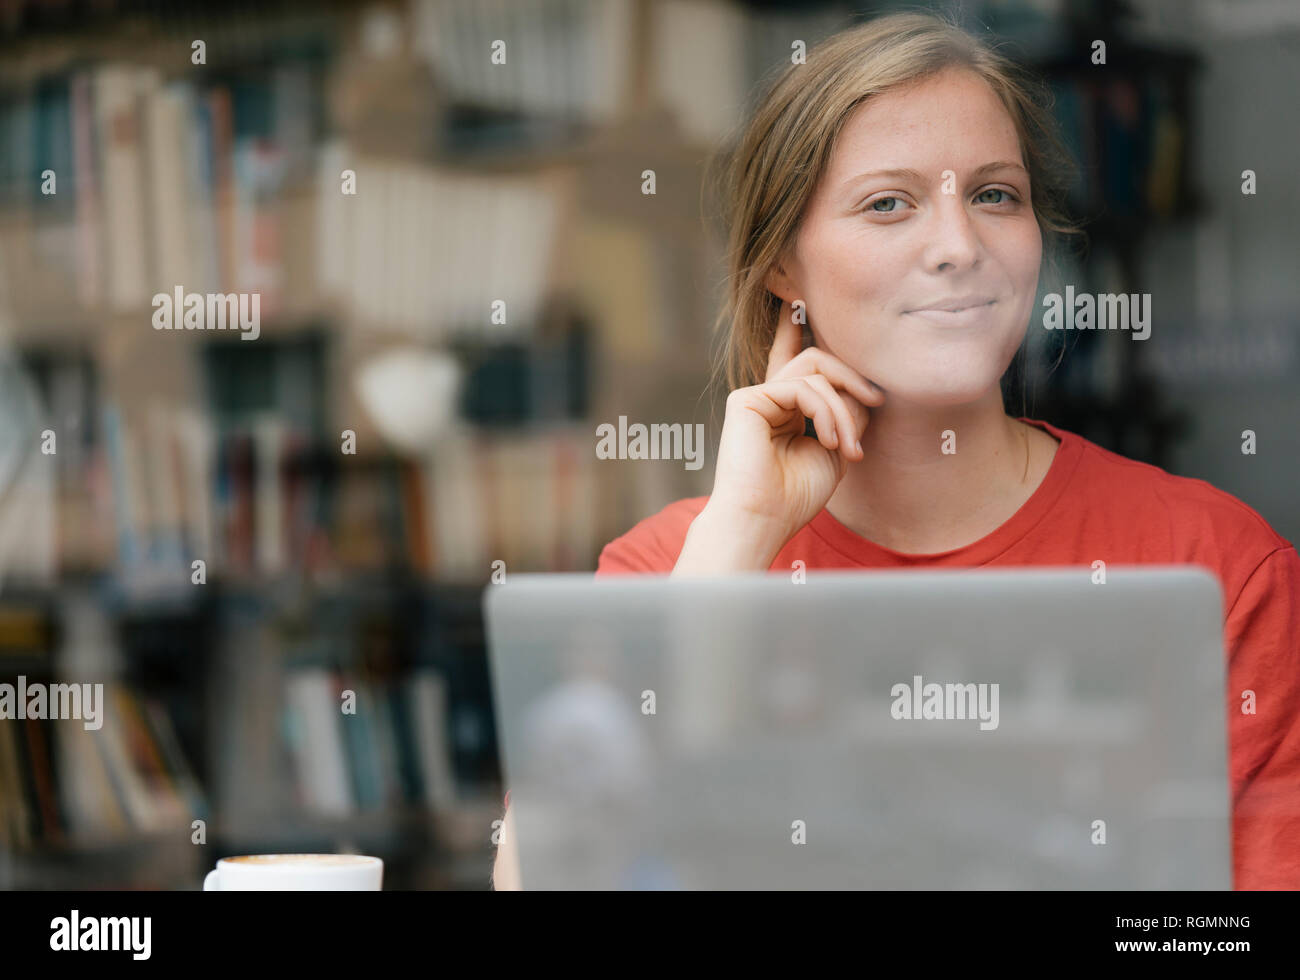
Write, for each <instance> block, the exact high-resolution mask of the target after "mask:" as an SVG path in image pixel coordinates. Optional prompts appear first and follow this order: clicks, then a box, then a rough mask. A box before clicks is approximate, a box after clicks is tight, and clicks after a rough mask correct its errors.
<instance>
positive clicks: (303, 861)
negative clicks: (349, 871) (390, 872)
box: [224, 854, 375, 868]
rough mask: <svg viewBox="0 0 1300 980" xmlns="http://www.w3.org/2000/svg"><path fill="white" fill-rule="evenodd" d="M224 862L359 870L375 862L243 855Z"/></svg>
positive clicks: (359, 858)
mask: <svg viewBox="0 0 1300 980" xmlns="http://www.w3.org/2000/svg"><path fill="white" fill-rule="evenodd" d="M224 860H226V861H229V862H230V863H231V864H246V865H253V866H255V867H297V868H359V867H362V866H364V865H368V864H373V863H374V862H375V858H372V857H366V856H364V855H361V854H245V855H241V856H240V857H229V858H224Z"/></svg>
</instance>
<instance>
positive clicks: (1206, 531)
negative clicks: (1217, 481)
mask: <svg viewBox="0 0 1300 980" xmlns="http://www.w3.org/2000/svg"><path fill="white" fill-rule="evenodd" d="M1076 438H1079V440H1080V443H1081V445H1082V452H1081V454H1080V461H1079V470H1078V471H1077V472H1078V475H1079V476H1080V477H1082V479H1083V481H1084V482H1085V483H1090V484H1092V485H1093V491H1094V492H1095V493H1096V494H1098V495H1102V494H1104V496H1105V498H1106V499H1109V500H1110V501H1112V502H1113V503H1115V504H1119V505H1121V506H1122V507H1123V508H1124V509H1125V510H1126V511H1128V512H1129V513H1130V514H1131V515H1132V516H1133V518H1134V519H1135V520H1137V521H1141V522H1143V523H1148V522H1154V526H1162V525H1165V524H1169V525H1171V529H1172V530H1175V531H1177V532H1182V533H1184V534H1186V533H1190V532H1193V531H1195V532H1197V533H1199V534H1201V535H1210V536H1212V537H1213V538H1214V539H1215V542H1214V543H1216V544H1217V545H1218V546H1219V547H1220V548H1222V549H1224V550H1234V549H1241V548H1248V549H1250V550H1253V551H1260V550H1261V549H1262V551H1264V552H1268V551H1274V550H1276V549H1278V548H1282V547H1287V546H1289V545H1290V542H1289V541H1287V539H1286V538H1284V537H1282V535H1280V534H1278V532H1277V531H1276V530H1274V529H1273V527H1272V526H1271V525H1270V524H1269V523H1268V521H1266V520H1265V519H1264V518H1263V516H1261V515H1260V513H1259V512H1258V511H1256V510H1255V509H1254V508H1253V507H1251V506H1250V505H1249V504H1248V503H1246V502H1245V501H1244V500H1242V499H1241V498H1240V497H1237V496H1234V495H1233V494H1231V493H1229V492H1228V491H1226V490H1223V489H1220V488H1219V487H1216V486H1215V485H1214V484H1212V483H1210V482H1208V481H1207V480H1203V479H1200V478H1198V477H1192V476H1179V475H1178V474H1176V473H1170V472H1168V471H1167V470H1164V469H1161V468H1160V467H1159V466H1155V465H1153V464H1151V463H1144V462H1141V461H1140V460H1136V459H1129V458H1128V457H1127V456H1121V455H1120V454H1119V453H1116V452H1112V451H1111V450H1109V449H1104V448H1102V447H1101V446H1099V445H1097V444H1096V443H1094V442H1091V441H1089V440H1087V439H1084V438H1082V437H1076ZM1243 458H1244V459H1247V460H1249V459H1250V457H1248V456H1247V457H1243Z"/></svg>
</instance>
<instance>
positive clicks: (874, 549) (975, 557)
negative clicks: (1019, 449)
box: [808, 416, 1083, 566]
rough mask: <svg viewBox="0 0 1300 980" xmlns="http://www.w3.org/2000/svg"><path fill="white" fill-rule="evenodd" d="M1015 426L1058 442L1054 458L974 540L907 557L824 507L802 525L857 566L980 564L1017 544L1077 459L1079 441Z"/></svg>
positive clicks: (1047, 427) (1046, 427)
mask: <svg viewBox="0 0 1300 980" xmlns="http://www.w3.org/2000/svg"><path fill="white" fill-rule="evenodd" d="M1018 420H1019V421H1021V422H1024V423H1026V424H1027V425H1032V426H1035V427H1036V428H1039V429H1042V430H1043V431H1044V432H1047V433H1048V434H1049V435H1052V436H1054V437H1055V438H1057V439H1058V440H1060V445H1059V446H1057V447H1056V455H1055V456H1053V457H1052V463H1051V465H1050V466H1049V467H1048V470H1047V475H1046V476H1044V477H1043V482H1042V483H1040V484H1039V485H1038V488H1037V489H1036V490H1035V491H1034V492H1033V493H1032V494H1031V495H1030V497H1029V499H1028V500H1026V501H1025V502H1024V503H1023V504H1021V505H1020V509H1019V510H1017V511H1016V512H1015V513H1014V514H1012V515H1011V516H1010V517H1009V518H1007V520H1006V521H1004V522H1003V523H1002V525H1001V526H999V527H997V528H994V529H993V530H992V531H990V532H989V533H988V534H986V535H985V536H984V537H982V538H980V539H979V540H978V541H972V542H971V543H970V544H967V545H963V546H962V547H960V548H953V549H951V550H949V551H937V552H933V553H930V554H908V553H906V552H902V551H894V550H893V549H892V548H886V547H884V546H882V545H878V544H876V543H875V542H874V541H870V540H868V539H867V538H864V537H862V536H861V535H859V534H857V533H855V532H854V531H851V530H849V529H848V528H847V527H845V526H844V525H843V524H841V523H840V522H839V521H838V520H836V519H835V518H834V516H832V515H831V513H830V511H828V510H826V508H824V507H823V508H822V510H821V511H820V512H819V513H818V514H817V516H816V517H814V518H813V519H812V520H811V521H809V523H808V528H809V530H811V531H812V532H813V533H814V534H815V535H817V537H819V538H821V539H822V540H823V541H824V542H825V543H826V544H828V545H829V546H830V547H832V548H834V549H835V550H836V551H838V552H839V553H840V554H842V555H843V556H844V557H846V558H848V559H850V560H851V561H853V562H854V563H856V564H861V565H871V566H876V565H964V566H969V565H984V564H987V563H988V562H990V561H992V560H993V559H994V558H997V557H998V556H999V555H1001V554H1002V553H1003V552H1005V551H1006V550H1007V549H1008V548H1010V547H1011V546H1012V545H1014V544H1015V543H1016V542H1017V541H1019V540H1021V539H1022V538H1023V537H1024V536H1025V535H1026V534H1028V533H1029V531H1030V530H1031V529H1032V528H1033V527H1034V525H1036V524H1037V523H1038V522H1039V521H1041V520H1042V519H1043V518H1044V517H1045V516H1046V515H1047V513H1048V512H1049V511H1050V510H1051V509H1052V508H1053V507H1054V506H1055V504H1056V502H1057V500H1059V499H1060V497H1061V494H1062V493H1064V492H1065V488H1066V486H1067V485H1068V484H1069V482H1070V478H1071V477H1072V476H1073V475H1074V471H1075V469H1076V468H1077V467H1078V465H1079V459H1080V457H1081V456H1082V454H1083V441H1082V438H1081V437H1080V436H1078V435H1076V434H1075V433H1073V432H1067V431H1066V430H1065V429H1058V428H1057V427H1056V426H1054V425H1052V424H1051V423H1050V422H1044V421H1042V420H1041V419H1031V418H1026V417H1024V416H1020V417H1019V419H1018Z"/></svg>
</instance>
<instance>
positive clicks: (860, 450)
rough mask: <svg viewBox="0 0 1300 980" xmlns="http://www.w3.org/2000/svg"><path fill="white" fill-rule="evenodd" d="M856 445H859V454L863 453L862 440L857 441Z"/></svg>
mask: <svg viewBox="0 0 1300 980" xmlns="http://www.w3.org/2000/svg"><path fill="white" fill-rule="evenodd" d="M856 445H857V447H858V452H862V440H861V439H859V440H858V441H857V443H856Z"/></svg>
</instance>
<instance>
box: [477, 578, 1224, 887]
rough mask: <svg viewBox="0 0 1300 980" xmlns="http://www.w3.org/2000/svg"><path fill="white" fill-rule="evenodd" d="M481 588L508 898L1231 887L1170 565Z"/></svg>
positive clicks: (1207, 723)
mask: <svg viewBox="0 0 1300 980" xmlns="http://www.w3.org/2000/svg"><path fill="white" fill-rule="evenodd" d="M797 577H798V576H796V575H795V574H794V573H792V574H791V576H789V577H786V576H781V575H767V574H761V573H760V574H751V575H742V576H733V577H724V578H715V579H688V580H682V579H672V578H669V577H663V576H631V577H617V578H608V579H605V578H602V579H594V578H592V577H591V576H589V575H532V576H529V575H519V576H511V577H510V579H509V580H508V581H507V582H506V583H505V584H501V585H493V586H489V587H488V588H487V590H486V595H485V601H486V612H487V628H488V639H489V645H490V655H491V671H492V684H493V693H494V696H495V707H496V713H497V725H498V734H499V736H500V738H499V744H500V746H501V749H502V755H503V759H502V761H503V767H504V775H505V779H506V785H507V786H508V787H509V789H510V804H511V811H512V813H513V816H514V820H515V823H516V826H515V833H516V835H517V840H516V843H517V846H518V851H519V858H520V875H521V878H522V884H523V887H524V888H527V889H857V888H882V889H1017V888H1026V889H1227V888H1231V887H1232V870H1231V848H1230V822H1229V818H1230V812H1231V811H1230V800H1229V793H1228V768H1227V733H1226V722H1227V719H1226V709H1225V699H1224V674H1225V662H1224V650H1223V637H1222V616H1223V613H1222V593H1221V590H1220V587H1219V584H1218V582H1217V580H1216V579H1215V578H1214V576H1213V575H1211V574H1210V573H1209V572H1208V571H1207V570H1205V569H1201V568H1198V567H1194V566H1185V565H1184V566H1160V567H1154V566H1141V567H1136V566H1133V567H1124V568H1114V567H1112V568H1109V569H1107V571H1106V575H1105V581H1104V583H1102V582H1094V580H1093V577H1094V573H1093V572H1092V570H1091V569H1089V568H1025V569H988V570H985V569H979V570H971V569H954V570H948V569H944V570H924V571H918V570H902V571H894V570H890V571H865V572H820V573H819V572H808V573H807V574H806V580H802V581H796V578H797Z"/></svg>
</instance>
